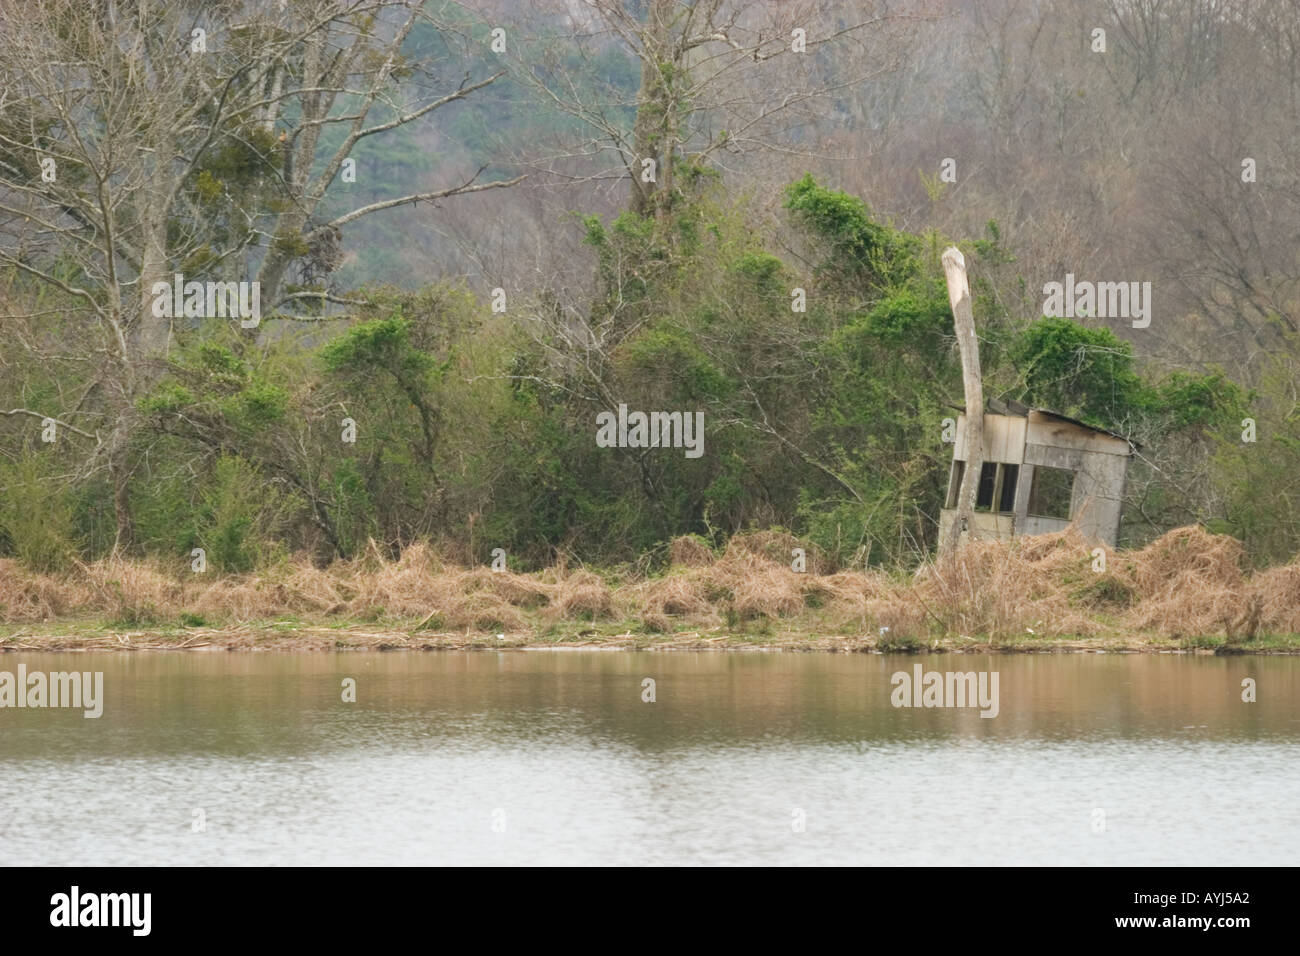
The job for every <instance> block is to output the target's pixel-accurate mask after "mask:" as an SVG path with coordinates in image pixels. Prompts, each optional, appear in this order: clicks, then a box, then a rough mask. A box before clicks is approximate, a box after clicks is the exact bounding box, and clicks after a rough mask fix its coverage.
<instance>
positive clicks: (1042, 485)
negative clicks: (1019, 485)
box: [1029, 465, 1074, 521]
mask: <svg viewBox="0 0 1300 956" xmlns="http://www.w3.org/2000/svg"><path fill="white" fill-rule="evenodd" d="M1073 492H1074V472H1072V471H1070V470H1069V469H1068V468H1048V467H1046V466H1044V465H1038V466H1036V467H1035V468H1034V477H1033V480H1032V481H1031V482H1030V485H1029V513H1030V514H1031V515H1034V516H1035V517H1038V518H1059V519H1061V520H1063V521H1064V520H1067V519H1068V518H1069V517H1070V496H1071V494H1072V493H1073Z"/></svg>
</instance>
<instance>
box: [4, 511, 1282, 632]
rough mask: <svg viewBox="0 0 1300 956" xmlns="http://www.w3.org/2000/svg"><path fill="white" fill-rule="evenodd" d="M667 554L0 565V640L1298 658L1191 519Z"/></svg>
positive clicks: (691, 543) (736, 544)
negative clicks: (830, 546)
mask: <svg viewBox="0 0 1300 956" xmlns="http://www.w3.org/2000/svg"><path fill="white" fill-rule="evenodd" d="M797 549H802V550H803V552H804V559H805V563H804V564H803V565H799V564H798V561H794V562H792V561H790V560H789V558H790V556H791V555H792V554H798V553H799V552H798V550H797ZM667 557H668V560H667V561H666V562H663V564H664V565H666V566H664V567H662V569H661V570H660V571H659V572H658V573H653V574H648V573H645V572H643V571H639V570H636V569H615V570H607V571H602V572H598V571H595V570H591V569H588V568H583V567H579V568H572V567H570V566H568V564H567V563H566V562H560V563H557V564H556V565H554V566H552V567H550V568H546V569H544V570H541V571H538V572H532V573H516V572H514V571H508V570H503V571H493V570H492V569H490V568H487V567H482V566H479V567H468V568H467V567H463V566H459V565H456V564H454V563H452V562H450V561H447V560H445V559H444V558H443V557H442V556H440V555H439V554H438V553H437V552H436V551H435V550H434V549H432V548H430V547H429V546H428V545H425V544H414V545H411V546H410V547H408V548H406V549H405V550H404V551H403V552H402V553H401V554H400V556H398V557H396V558H389V557H386V556H384V555H383V554H381V553H380V552H379V551H378V549H374V548H372V549H371V550H370V551H369V552H368V553H366V554H363V555H362V556H360V557H358V558H356V559H353V560H351V561H346V562H343V561H340V562H335V563H334V564H332V565H330V566H329V567H327V568H317V567H315V566H313V565H312V564H311V563H310V562H309V561H307V560H305V559H297V560H293V559H289V560H285V561H283V562H280V563H278V564H276V565H274V566H272V567H268V568H264V569H261V570H259V571H258V572H255V573H250V574H229V575H218V574H215V573H213V572H210V571H209V572H206V573H202V574H200V573H192V572H191V571H190V570H189V567H188V565H181V566H179V567H169V566H166V565H164V564H162V563H159V562H153V563H149V562H144V561H120V560H105V561H99V562H95V563H93V564H89V565H87V564H79V565H78V566H77V567H76V568H75V569H73V570H70V571H67V572H64V573H62V574H37V573H34V572H31V571H29V570H26V569H24V568H22V567H21V566H19V565H18V564H17V563H16V562H15V561H12V560H7V559H6V560H0V648H3V649H8V650H16V649H26V650H31V649H48V650H88V649H95V650H99V649H108V648H117V647H121V648H124V649H125V648H133V649H146V648H149V649H151V648H160V649H200V648H203V649H223V648H224V649H232V650H352V649H357V650H371V649H377V648H381V649H382V648H387V647H393V648H412V649H425V648H427V649H439V648H457V649H463V648H559V649H563V648H577V647H583V648H627V649H687V650H700V649H727V650H732V649H741V650H746V649H761V650H794V651H799V650H815V651H867V652H870V651H881V652H900V651H901V652H907V651H924V650H929V651H965V650H970V651H980V652H988V651H999V652H1002V651H1007V652H1037V651H1114V652H1175V651H1186V652H1203V653H1300V637H1298V636H1297V635H1300V562H1292V563H1291V564H1288V565H1285V566H1281V567H1274V568H1268V569H1264V570H1261V571H1256V572H1254V573H1247V572H1246V571H1245V570H1243V567H1244V564H1245V562H1244V555H1243V554H1242V552H1241V547H1240V545H1239V543H1238V542H1236V541H1235V540H1234V539H1232V538H1228V537H1225V536H1221V535H1211V534H1208V533H1207V532H1205V531H1204V530H1202V529H1200V528H1195V527H1188V528H1179V529H1176V530H1174V531H1171V532H1169V533H1168V534H1166V535H1164V536H1163V537H1161V538H1160V539H1158V540H1156V541H1154V542H1152V543H1151V544H1149V545H1147V546H1146V547H1145V548H1142V549H1141V550H1138V551H1109V550H1105V549H1097V548H1095V547H1094V546H1093V544H1092V543H1090V542H1088V541H1086V540H1084V539H1083V538H1081V537H1080V536H1078V535H1077V534H1076V533H1075V532H1073V531H1065V532H1060V533H1057V534H1051V535H1041V536H1037V537H1032V538H1020V539H1016V540H1014V541H1010V542H994V541H975V542H969V543H966V544H965V545H963V546H962V547H961V548H960V549H959V550H958V551H957V553H956V554H954V555H951V556H948V557H946V558H943V559H940V560H938V561H936V562H932V563H927V564H925V565H924V566H922V567H921V568H919V569H918V570H916V571H915V572H913V573H907V574H905V573H890V572H886V571H880V570H875V569H869V570H846V569H833V568H826V567H824V566H822V562H821V560H820V557H819V555H818V554H817V552H816V550H815V548H812V547H811V546H810V545H809V544H808V543H806V542H800V541H799V540H798V539H796V538H794V537H792V536H790V535H786V534H781V533H776V532H761V533H754V534H746V535H736V536H735V537H733V538H732V539H731V540H730V541H729V542H728V543H727V545H726V547H725V549H722V550H720V551H716V552H715V551H714V550H712V549H710V548H709V547H707V546H706V545H705V544H704V543H703V542H702V541H701V540H700V539H698V538H679V539H677V540H676V541H674V542H673V543H672V547H671V549H670V553H669V555H668V556H667ZM792 564H793V565H796V566H798V567H800V569H799V570H796V567H794V566H792Z"/></svg>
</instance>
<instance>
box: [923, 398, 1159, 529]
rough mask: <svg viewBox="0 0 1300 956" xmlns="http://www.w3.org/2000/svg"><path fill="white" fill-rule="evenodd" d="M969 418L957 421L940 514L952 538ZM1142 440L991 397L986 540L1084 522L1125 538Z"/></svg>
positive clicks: (979, 518)
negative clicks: (1132, 470) (1127, 486)
mask: <svg viewBox="0 0 1300 956" xmlns="http://www.w3.org/2000/svg"><path fill="white" fill-rule="evenodd" d="M965 432H966V416H965V415H964V414H963V415H960V416H959V417H958V419H957V430H956V436H955V437H956V441H955V444H954V446H953V461H952V470H951V473H950V475H949V478H948V499H947V501H946V502H945V507H944V508H943V510H942V512H941V514H940V519H939V540H940V541H945V540H947V535H948V531H949V529H950V528H951V527H952V522H953V521H954V520H955V519H956V516H957V493H958V489H959V488H960V487H961V481H962V475H963V473H964V471H965V467H966V461H967V447H966V444H965V442H966V435H965ZM1133 451H1134V445H1133V444H1132V443H1131V442H1130V441H1129V440H1128V439H1127V438H1124V437H1123V436H1122V435H1117V434H1115V433H1114V432H1108V431H1106V430H1105V429H1101V428H1094V427H1093V426H1091V425H1086V424H1084V423H1083V422H1080V421H1076V420H1075V419H1073V418H1067V417H1066V416H1064V415H1060V414H1057V413H1056V412H1051V411H1047V410H1046V409H1041V408H1030V407H1029V406H1027V405H1021V404H1020V403H1018V402H999V401H990V402H988V411H986V412H985V414H984V462H983V466H982V467H981V469H980V478H979V486H978V491H977V494H976V499H975V512H974V514H973V516H972V521H973V523H974V525H975V534H976V536H977V537H979V538H1011V537H1015V536H1016V535H1022V534H1044V533H1046V532H1049V531H1060V530H1062V529H1064V528H1065V527H1066V526H1067V525H1069V524H1070V522H1071V521H1074V520H1077V522H1078V528H1079V530H1080V531H1081V532H1082V533H1083V534H1084V535H1086V536H1087V537H1089V538H1091V539H1093V540H1096V541H1103V542H1105V543H1106V544H1108V545H1110V546H1111V547H1116V546H1117V544H1118V542H1119V523H1120V508H1121V505H1122V501H1123V497H1124V481H1125V478H1126V477H1127V473H1128V463H1129V459H1130V457H1131V456H1132V454H1133Z"/></svg>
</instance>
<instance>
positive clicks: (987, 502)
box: [975, 461, 998, 511]
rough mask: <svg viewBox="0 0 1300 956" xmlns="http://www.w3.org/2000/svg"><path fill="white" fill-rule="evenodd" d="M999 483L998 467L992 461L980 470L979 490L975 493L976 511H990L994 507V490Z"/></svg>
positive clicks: (987, 462) (985, 463)
mask: <svg viewBox="0 0 1300 956" xmlns="http://www.w3.org/2000/svg"><path fill="white" fill-rule="evenodd" d="M997 481H998V466H997V464H996V463H994V462H991V461H986V462H984V466H983V467H982V468H980V484H979V490H978V491H976V492H975V510H976V511H988V510H989V509H990V508H992V507H993V489H994V486H996V485H997Z"/></svg>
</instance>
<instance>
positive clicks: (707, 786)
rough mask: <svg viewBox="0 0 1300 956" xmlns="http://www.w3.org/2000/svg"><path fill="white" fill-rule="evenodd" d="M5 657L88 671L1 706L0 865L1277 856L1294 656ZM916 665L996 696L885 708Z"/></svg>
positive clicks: (1292, 751)
mask: <svg viewBox="0 0 1300 956" xmlns="http://www.w3.org/2000/svg"><path fill="white" fill-rule="evenodd" d="M19 663H22V664H25V665H26V668H27V671H28V672H29V673H31V672H33V671H37V670H39V671H66V670H74V669H75V670H79V671H102V672H103V674H104V692H103V697H104V712H103V716H102V717H100V718H98V719H86V718H84V717H83V716H82V712H81V711H80V710H76V711H73V710H66V709H64V710H55V709H44V710H37V709H12V708H3V709H0V863H3V864H61V865H112V864H123V865H140V864H144V865H150V864H171V865H178V864H259V865H272V864H307V865H316V864H527V863H558V864H816V863H822V864H867V865H877V864H891V865H892V864H958V865H964V864H992V865H997V864H1047V865H1055V864H1152V865H1158V864H1172V865H1183V864H1225V865H1233V864H1246V865H1263V864H1294V862H1295V861H1296V859H1297V856H1300V658H1295V657H1222V658H1220V657H1191V656H1183V655H1114V654H1110V655H1098V654H1087V655H1067V654H1052V655H1035V656H1021V655H1016V656H984V655H973V654H964V655H937V656H902V657H894V656H879V655H866V654H854V655H831V654H788V653H787V654H767V653H712V654H686V653H627V652H518V651H513V652H502V653H495V652H492V653H483V652H477V653H474V652H469V653H461V652H436V653H414V652H394V653H376V654H357V653H347V654H337V655H331V654H272V653H268V654H247V653H224V652H220V653H211V652H174V653H170V652H163V653H149V652H141V653H119V654H35V653H9V654H3V655H0V671H9V672H12V673H15V674H16V673H17V665H18V664H19ZM917 664H920V665H922V667H923V668H924V670H926V671H930V670H938V671H948V670H953V671H957V670H959V671H996V672H997V673H998V676H999V679H998V689H999V706H998V713H997V716H996V717H991V718H983V717H981V716H980V715H979V711H978V709H973V708H929V709H927V708H904V707H898V708H896V707H894V706H892V705H891V690H892V686H891V675H893V674H894V673H895V672H903V673H908V674H911V673H913V672H914V668H915V666H916V665H917ZM646 678H650V679H651V680H653V681H654V685H653V689H654V698H655V699H654V701H653V702H647V701H646V700H644V699H643V697H644V696H648V691H647V690H644V689H643V687H644V684H643V682H644V681H645V679H646ZM1246 678H1250V679H1251V680H1253V681H1254V682H1255V694H1256V696H1257V699H1256V701H1255V702H1253V703H1250V702H1244V701H1243V700H1242V694H1243V690H1242V682H1243V680H1244V679H1246ZM346 679H351V680H353V681H355V696H356V700H355V702H347V701H344V699H343V698H344V696H345V686H346V685H345V680H346Z"/></svg>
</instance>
